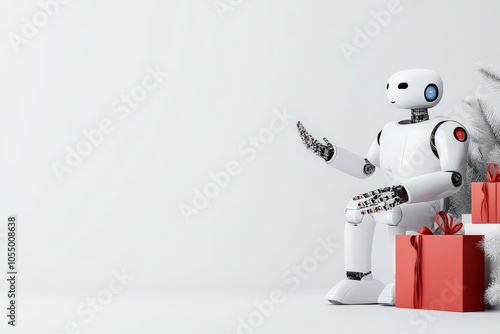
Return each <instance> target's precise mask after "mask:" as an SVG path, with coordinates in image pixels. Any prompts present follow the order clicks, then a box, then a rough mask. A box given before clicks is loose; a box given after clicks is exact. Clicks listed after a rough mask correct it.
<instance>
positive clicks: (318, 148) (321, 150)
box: [297, 121, 380, 179]
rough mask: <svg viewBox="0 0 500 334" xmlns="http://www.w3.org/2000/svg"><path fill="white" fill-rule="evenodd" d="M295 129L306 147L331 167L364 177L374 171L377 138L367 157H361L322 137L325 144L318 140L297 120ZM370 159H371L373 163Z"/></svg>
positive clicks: (376, 160)
mask: <svg viewBox="0 0 500 334" xmlns="http://www.w3.org/2000/svg"><path fill="white" fill-rule="evenodd" d="M297 130H298V131H299V134H300V137H301V138H302V142H303V143H304V145H305V146H306V148H307V149H309V150H311V151H312V152H313V153H315V154H316V155H318V156H320V157H322V158H323V159H324V160H325V161H326V163H328V164H329V165H331V166H332V167H335V168H336V169H338V170H340V171H342V172H344V173H347V174H349V175H352V176H354V177H357V178H360V179H364V178H367V177H369V176H371V175H372V174H373V173H374V172H375V166H378V165H379V152H380V145H379V143H378V139H376V140H375V141H374V142H373V144H372V146H371V147H370V150H369V151H368V155H367V158H363V157H361V156H359V155H357V154H355V153H352V152H350V151H348V150H346V149H343V148H342V147H339V146H334V145H332V144H331V143H330V142H329V141H328V139H326V138H323V140H324V142H325V144H323V143H320V142H318V141H317V140H316V139H315V138H314V137H313V136H311V135H310V134H309V133H308V132H307V130H306V129H305V128H304V125H302V123H300V121H299V122H297ZM368 159H370V160H368ZM370 161H373V162H374V164H372V163H371V162H370Z"/></svg>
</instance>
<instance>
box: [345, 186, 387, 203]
mask: <svg viewBox="0 0 500 334" xmlns="http://www.w3.org/2000/svg"><path fill="white" fill-rule="evenodd" d="M387 192H391V187H384V188H379V189H375V190H372V191H369V192H367V193H364V194H361V195H357V196H354V197H353V200H355V201H358V200H360V199H364V198H371V197H374V196H376V195H380V194H383V193H387Z"/></svg>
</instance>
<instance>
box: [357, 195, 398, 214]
mask: <svg viewBox="0 0 500 334" xmlns="http://www.w3.org/2000/svg"><path fill="white" fill-rule="evenodd" d="M400 202H401V199H400V198H399V197H394V198H391V199H389V200H387V201H385V202H382V203H380V204H378V205H375V206H371V207H367V208H364V210H362V211H361V214H362V215H365V214H370V213H377V212H382V211H389V210H392V209H394V207H396V206H397V205H399V204H400Z"/></svg>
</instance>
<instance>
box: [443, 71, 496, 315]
mask: <svg viewBox="0 0 500 334" xmlns="http://www.w3.org/2000/svg"><path fill="white" fill-rule="evenodd" d="M476 72H477V74H478V78H479V81H480V83H481V85H482V87H484V88H485V89H486V93H484V94H478V93H476V95H475V96H470V97H467V98H466V99H465V101H464V105H463V109H462V111H461V112H462V113H463V114H462V115H461V116H463V118H464V119H467V120H468V121H469V124H464V125H465V126H466V128H467V131H468V132H469V135H470V141H469V153H468V161H467V175H466V181H467V182H465V185H464V187H462V189H461V190H460V192H458V193H457V194H455V195H453V196H452V197H451V198H450V209H449V213H450V214H451V215H453V216H455V217H460V216H461V215H462V214H464V213H470V212H471V192H470V184H471V182H485V181H486V168H487V166H488V164H489V163H491V162H494V163H496V164H499V165H500V118H499V116H498V112H499V110H495V108H494V107H493V105H494V102H495V101H498V99H499V98H500V71H499V70H498V69H497V68H495V67H493V66H491V65H486V64H479V65H478V66H477V68H476ZM480 247H482V248H483V250H484V252H485V254H486V256H487V257H488V258H489V259H490V260H491V261H492V263H493V261H498V260H499V259H500V227H499V229H498V230H496V231H495V232H492V233H491V234H489V235H486V236H485V238H484V240H483V241H482V243H481V244H480ZM491 269H492V273H491V283H490V285H489V286H488V288H487V289H486V292H485V300H486V302H487V303H488V304H490V305H497V304H499V303H500V267H497V268H491Z"/></svg>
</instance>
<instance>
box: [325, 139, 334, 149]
mask: <svg viewBox="0 0 500 334" xmlns="http://www.w3.org/2000/svg"><path fill="white" fill-rule="evenodd" d="M323 141H324V142H325V144H326V146H327V147H329V148H333V145H332V143H330V141H329V140H328V139H327V138H326V137H323Z"/></svg>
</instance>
